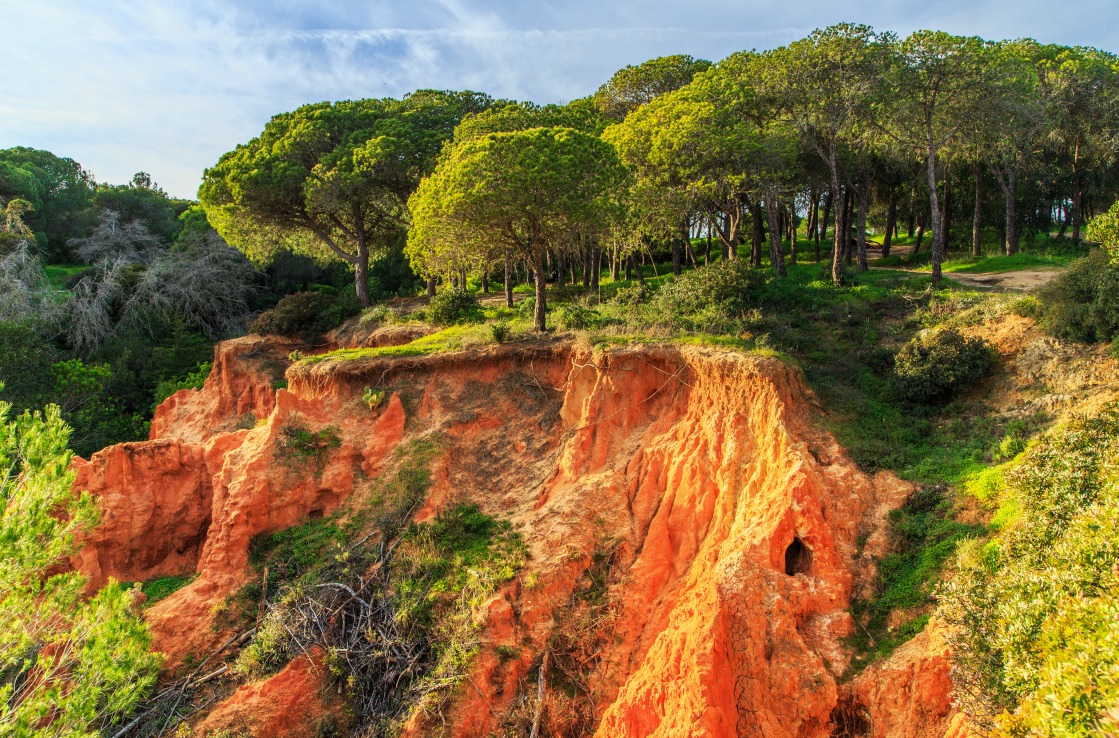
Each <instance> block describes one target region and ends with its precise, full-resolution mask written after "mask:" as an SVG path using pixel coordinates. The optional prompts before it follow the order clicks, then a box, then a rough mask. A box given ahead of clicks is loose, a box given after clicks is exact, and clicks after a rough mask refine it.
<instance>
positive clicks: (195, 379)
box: [152, 361, 214, 410]
mask: <svg viewBox="0 0 1119 738" xmlns="http://www.w3.org/2000/svg"><path fill="white" fill-rule="evenodd" d="M213 366H214V365H213V363H211V362H209V361H203V362H202V363H200V364H199V365H198V368H197V369H195V370H194V371H193V372H190V373H188V374H185V375H183V376H181V377H178V378H175V379H165V380H163V381H162V382H160V383H159V384H157V385H156V386H155V403H154V404H153V405H152V409H153V410H154V409H155V408H157V407H159V405H160V404H161V403H162V402H163V401H164V400H166V399H167V398H168V397H170V396H171V395H173V394H175V393H176V392H178V391H179V390H185V389H193V390H198V389H202V385H203V383H205V381H206V377H208V376H210V370H211V369H213Z"/></svg>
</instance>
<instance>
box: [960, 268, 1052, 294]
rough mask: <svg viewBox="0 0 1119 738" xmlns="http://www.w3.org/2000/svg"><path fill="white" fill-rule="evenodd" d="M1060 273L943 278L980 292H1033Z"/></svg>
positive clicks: (1034, 270)
mask: <svg viewBox="0 0 1119 738" xmlns="http://www.w3.org/2000/svg"><path fill="white" fill-rule="evenodd" d="M1060 273H1061V270H1059V269H1044V270H1037V269H1023V270H1021V271H1017V272H983V273H979V274H965V273H963V272H952V273H951V274H948V273H946V274H945V275H944V276H945V277H947V278H948V279H954V280H955V281H957V282H959V283H960V284H962V285H965V286H967V287H974V288H976V289H981V290H1000V291H1001V290H1013V291H1015V292H1033V291H1034V290H1037V289H1039V288H1041V287H1044V286H1045V285H1047V284H1049V282H1051V281H1052V280H1053V278H1054V277H1056V276H1057V275H1058V274H1060Z"/></svg>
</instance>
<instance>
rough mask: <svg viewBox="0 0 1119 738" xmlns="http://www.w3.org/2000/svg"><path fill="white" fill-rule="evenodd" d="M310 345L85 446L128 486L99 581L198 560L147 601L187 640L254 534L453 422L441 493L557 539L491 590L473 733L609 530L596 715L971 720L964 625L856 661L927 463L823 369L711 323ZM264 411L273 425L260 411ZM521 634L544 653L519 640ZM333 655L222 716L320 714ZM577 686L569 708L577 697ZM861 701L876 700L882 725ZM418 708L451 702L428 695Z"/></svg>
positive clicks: (799, 723)
mask: <svg viewBox="0 0 1119 738" xmlns="http://www.w3.org/2000/svg"><path fill="white" fill-rule="evenodd" d="M289 351H290V348H289V347H287V346H282V345H276V344H269V343H268V342H265V341H263V339H256V338H249V339H239V341H233V342H227V343H226V344H223V346H222V347H221V348H220V349H219V351H218V352H217V361H216V363H215V369H214V373H213V374H212V375H211V377H210V379H209V380H207V383H206V385H205V387H204V388H203V389H202V390H201V391H197V392H195V391H184V392H180V393H178V394H177V395H175V396H173V397H172V398H170V399H169V400H168V401H167V402H166V403H165V404H164V406H161V408H160V411H159V413H157V421H158V422H157V423H156V422H153V427H152V439H153V440H151V441H148V442H145V443H134V444H124V445H122V446H117V447H112V448H109V449H106V450H105V451H103V452H101V453H99V454H97V455H95V456H94V457H93V459H92V460H91V461H89V462H79V480H78V485H79V486H81V487H82V488H85V489H90V490H91V491H92V492H93V493H94V494H95V495H97V496H98V497H99V498H100V499H101V501H102V504H103V508H104V523H103V524H102V526H101V527H100V528H98V529H97V531H95V532H94V534H93V535H92V536H91V537H90V538H89V540H88V541H87V542H86V545H85V547H84V549H83V550H82V553H81V555H80V557H79V558H78V559H77V560H76V561H75V564H76V565H77V566H78V567H80V568H81V569H82V570H83V571H84V572H86V573H87V574H89V575H90V577H91V578H92V579H93V580H94V581H95V582H101V581H104V579H105V578H106V577H109V576H113V577H116V578H118V579H122V580H139V579H147V578H151V577H152V576H161V575H166V574H181V573H187V572H194V573H196V574H197V578H196V579H195V580H194V581H193V582H192V583H191V584H190V585H188V586H187V587H185V588H184V589H182V590H180V591H178V592H176V593H175V594H174V595H172V596H171V597H169V598H167V599H165V600H163V601H161V602H159V603H156V604H155V605H154V606H152V607H151V608H150V609H149V610H148V611H147V612H148V619H149V621H150V623H151V626H152V629H153V632H154V634H155V637H156V644H157V647H158V648H159V649H160V650H163V651H165V652H167V653H168V655H169V658H170V664H171V665H172V666H174V665H175V664H176V663H178V662H180V661H181V660H182V659H183V658H184V657H185V656H186V655H187V654H202V653H208V652H209V650H212V649H213V648H214V647H215V646H216V644H218V643H220V642H221V641H222V640H223V639H224V638H227V637H228V634H226V633H221V632H218V631H216V630H215V629H214V628H213V627H212V624H213V618H214V614H215V612H216V611H218V610H219V609H220V606H221V603H222V602H223V601H224V599H225V598H226V597H227V596H229V595H230V594H231V593H233V592H234V591H235V590H236V589H237V588H238V587H239V586H241V585H242V584H244V583H245V582H246V581H247V580H248V578H249V577H251V576H254V574H253V573H252V570H251V569H250V568H249V566H248V550H249V542H250V540H251V539H252V537H253V536H254V535H257V534H259V533H263V532H270V531H276V530H280V529H283V528H286V527H289V526H291V525H294V524H297V523H299V522H301V521H303V520H306V519H308V518H312V517H318V516H322V515H329V514H331V513H333V512H334V511H335V510H338V509H339V508H342V509H345V508H344V507H343V506H344V505H345V504H346V503H347V502H348V501H351V500H355V499H360V498H361V496H362V495H364V494H367V493H368V492H369V490H370V489H371V486H372V484H373V483H374V482H375V480H376V479H377V477H378V475H379V474H381V473H382V471H383V470H384V469H385V468H386V465H388V464H390V463H391V462H392V459H393V455H394V454H395V453H397V452H398V450H399V449H401V448H403V447H404V446H402V444H406V443H408V442H409V441H410V440H411V439H414V438H420V437H428V436H431V435H432V434H438V436H439V438H440V439H441V442H440V448H441V451H440V456H439V457H438V458H437V460H436V461H435V462H434V466H433V478H434V480H435V481H434V484H433V486H432V488H431V489H430V491H429V493H428V495H427V498H426V500H425V502H424V504H423V506H422V508H421V509H419V511H418V512H417V513H416V517H417V519H420V520H423V519H428V518H430V517H432V516H434V515H435V514H437V513H438V512H439V511H440V510H442V509H445V508H446V507H448V506H451V505H456V504H460V503H463V502H472V503H475V504H477V505H478V506H479V507H480V508H481V509H482V510H483V511H484V512H486V513H487V514H490V515H493V516H495V517H500V518H504V519H508V520H510V521H511V522H512V524H513V525H514V527H515V528H516V529H517V530H519V531H520V532H521V533H522V534H523V536H524V540H525V542H526V544H527V545H528V547H529V550H530V554H531V558H530V561H529V563H528V565H527V566H526V567H525V568H524V570H522V571H521V572H520V574H519V575H518V577H517V578H516V579H515V580H514V581H513V582H511V583H510V584H509V585H507V586H506V587H504V588H503V589H502V590H501V591H500V592H499V593H498V595H497V596H495V597H494V599H493V600H492V601H491V602H490V603H489V605H488V607H487V608H486V611H487V613H488V614H487V621H486V624H485V631H484V633H485V644H486V645H485V648H484V649H483V650H482V652H481V653H480V654H479V655H478V656H477V657H476V658H475V659H474V661H473V664H472V667H471V674H470V677H469V679H468V683H467V684H466V685H464V686H463V687H462V688H460V689H459V690H458V692H457V693H456V695H455V697H454V699H453V700H452V703H451V706H450V709H449V710H448V711H445V713H444V717H445V718H446V721H447V726H448V728H449V732H450V734H451V735H456V736H464V737H465V736H485V735H489V734H500V733H501V732H502V730H503V729H504V727H505V726H507V725H509V724H510V723H511V721H513V720H514V716H515V714H516V713H517V711H518V709H520V706H521V702H520V697H521V696H522V695H523V694H525V693H526V692H527V691H530V690H531V691H533V692H534V691H535V689H536V683H535V669H534V668H533V667H534V664H538V663H539V658H540V656H541V654H542V653H543V652H544V651H545V650H547V649H549V648H550V647H551V646H549V644H550V643H554V640H555V634H556V632H557V629H560V628H562V627H564V617H565V616H564V612H565V607H566V606H567V605H568V604H569V603H570V602H572V600H573V596H572V593H573V591H574V590H575V589H576V587H577V586H578V583H579V582H580V580H581V579H582V578H583V577H584V576H585V575H586V573H587V571H588V568H589V567H591V566H593V565H596V562H600V561H601V560H602V557H601V556H600V554H601V553H602V552H609V557H608V561H609V566H608V571H607V578H606V585H607V590H606V602H607V603H608V606H606V607H604V609H603V610H602V617H600V618H598V620H597V622H596V623H595V625H594V626H593V627H591V628H590V629H588V630H586V631H585V632H584V633H583V634H582V637H583V638H585V639H586V642H587V643H588V644H590V648H589V650H590V651H591V652H593V653H594V658H593V659H591V660H589V661H588V662H587V663H586V664H585V665H584V668H585V671H586V694H585V695H581V696H579V698H580V699H584V700H587V701H589V702H590V703H591V709H592V712H593V715H594V721H593V722H594V725H593V726H592V727H591V728H590V730H589V731H587V732H588V733H593V734H594V735H596V736H602V737H607V736H610V737H612V736H635V737H636V736H685V735H687V736H735V735H739V736H828V735H832V734H835V735H842V734H844V733H843V732H842V731H845V730H847V731H848V732H849V733H850V734H852V735H854V734H863V735H875V736H879V735H883V736H885V735H889V736H894V735H897V736H907V737H908V736H934V735H935V736H940V735H944V734H945V731H947V730H949V729H952V727H953V726H952V725H951V720H952V716H951V709H950V703H949V702H948V689H947V686H946V685H947V684H948V682H947V669H946V662H945V660H944V658H943V649H940V650H939V651H938V650H937V646H936V644H933V645H931V646H930V645H929V644H928V643H926V642H925V641H926V640H927V638H926V637H925V636H922V639H925V640H921V642H920V643H918V642H917V641H915V642H914V644H911V645H912V647H910V646H907V647H906V648H907V649H908V651H906V650H905V649H903V650H902V651H903V652H899V654H900V655H901V658H900V659H899V660H898V661H897V663H895V664H893V666H896V667H897V668H896V669H893V670H891V668H893V667H887V666H886V665H883V666H881V667H876V669H877V670H871V671H868V672H866V673H864V674H863V675H862V676H860V678H859V679H858V680H856V681H855V682H854V683H851V684H840V683H839V681H840V680H839V677H838V675H840V674H842V673H843V671H844V670H845V668H846V665H847V654H846V651H845V648H844V645H843V638H844V636H846V635H848V634H849V633H850V632H851V629H852V628H853V627H855V625H854V624H853V622H852V620H851V618H850V616H849V614H848V613H847V608H848V604H849V600H850V597H851V593H852V588H853V587H855V586H858V585H859V583H860V581H862V580H865V578H866V577H867V576H868V573H869V571H870V567H869V565H868V561H869V559H870V554H871V553H873V549H874V547H875V541H876V540H880V539H881V538H882V536H881V532H880V526H881V523H882V521H883V520H884V518H885V512H886V511H888V510H889V509H892V508H893V507H896V506H897V505H898V504H900V503H901V501H902V500H903V499H904V497H905V495H906V494H907V493H908V490H907V488H906V487H905V486H904V485H903V484H902V483H900V482H898V481H897V480H896V479H894V478H892V477H889V476H887V475H879V476H874V477H872V476H868V475H866V474H864V473H862V472H860V471H859V470H858V469H857V468H856V467H855V466H854V465H853V464H852V463H851V462H849V461H848V460H847V459H846V458H845V456H844V454H843V451H842V449H841V448H839V447H838V446H837V445H836V444H835V442H834V440H833V439H832V438H831V437H830V436H829V435H827V434H826V433H823V432H822V431H820V430H819V429H818V426H817V424H816V415H817V411H818V408H816V407H815V405H814V400H813V398H812V396H811V394H810V393H809V392H808V390H807V389H806V388H805V386H804V384H803V382H802V379H801V377H800V376H799V373H798V371H797V370H796V369H794V368H792V367H790V366H788V365H786V364H784V363H782V362H780V361H778V360H775V359H771V358H764V357H758V356H746V355H742V354H738V353H732V352H726V351H722V350H716V349H710V348H701V347H682V348H681V347H640V348H632V347H631V348H625V349H616V350H610V351H606V352H595V353H592V352H591V351H590V350H589V349H581V348H578V347H576V346H572V345H570V344H567V343H552V344H533V345H519V346H518V345H504V346H492V347H487V348H485V349H480V350H474V351H467V352H459V353H455V354H443V355H435V356H429V357H419V358H403V357H399V358H391V359H388V358H386V359H366V360H354V361H348V362H336V361H324V362H321V363H318V364H312V365H308V364H305V363H301V364H296V365H294V366H292V367H290V368H289V369H288V370H287V374H286V381H287V387H286V388H282V386H281V384H280V383H279V382H278V381H277V377H276V374H275V370H276V366H277V365H281V366H282V365H286V363H287V362H286V359H284V358H283V357H286V355H287V353H288V352H289ZM262 357H263V358H262ZM366 387H378V388H383V389H385V390H386V391H387V395H386V397H387V400H386V402H384V403H382V405H381V406H379V407H378V408H377V409H375V410H371V409H370V408H369V407H368V406H367V405H366V404H365V403H364V402H363V401H362V394H363V391H364V388H366ZM247 413H252V416H253V418H254V422H253V423H252V427H241V428H240V429H238V425H239V424H240V425H241V426H247V425H249V424H248V423H245V422H239V419H242V418H244V417H245V416H246V414H247ZM296 425H297V426H299V427H305V428H308V429H311V430H313V431H317V430H320V429H324V428H331V429H333V430H334V431H335V432H336V433H337V434H338V437H339V443H338V444H337V446H336V447H334V448H331V449H329V451H328V452H327V453H326V455H325V458H324V459H323V461H322V464H321V468H319V469H317V470H315V471H314V473H309V472H308V471H307V470H306V469H305V468H303V469H301V468H299V467H297V466H295V465H293V464H292V463H291V459H290V453H289V451H288V450H286V449H285V446H284V442H283V433H284V429H285V428H290V427H292V426H296ZM860 538H862V540H864V541H868V542H867V544H866V546H865V547H864V548H863V553H862V555H861V556H860V555H859V553H858V549H859V547H858V546H857V545H856V541H857V540H859V539H860ZM499 647H504V648H505V651H504V653H505V654H507V653H508V652H511V651H514V650H515V653H516V654H517V655H516V656H515V657H513V658H508V657H506V658H502V657H501V656H499V651H498V649H499ZM530 669H532V673H531V675H530ZM905 669H909V672H906V671H905ZM899 670H900V671H899ZM308 675H316V677H315V678H318V676H319V675H320V672H319V671H317V670H316V668H315V666H314V664H313V662H311V661H308V660H303V661H301V662H299V663H293V665H292V666H290V667H289V668H288V669H286V670H284V671H283V672H281V673H280V674H277V675H276V676H274V677H272V679H271V680H268V681H266V682H264V683H261V684H257V685H249V686H247V687H242V688H241V689H240V690H238V691H237V692H235V693H234V694H233V695H232V696H231V697H230V698H229V699H228V700H226V701H225V702H224V703H223V704H221V705H219V706H218V707H216V708H214V709H213V710H212V711H210V713H209V716H208V717H207V716H202V717H201V719H202V721H203V722H201V723H200V725H204V726H205V728H206V729H217V728H221V727H225V726H226V725H231V724H232V723H231V722H230V720H232V719H233V718H229V720H225V718H223V717H222V716H231V715H232V716H236V721H237V725H238V726H240V727H247V728H248V729H249V730H250V731H252V732H253V734H254V735H262V736H263V735H273V734H275V733H274V732H270V731H272V730H273V729H272V728H271V727H269V726H274V725H276V724H277V723H276V722H275V720H276V712H277V710H279V711H281V712H282V713H284V714H283V717H284V720H285V721H286V722H284V723H283V724H285V725H290V726H297V725H304V726H307V725H309V724H310V723H309V722H308V721H309V720H310V719H311V718H312V717H313V715H312V713H314V712H315V711H316V710H320V709H326V708H325V707H322V706H321V705H320V706H319V707H315V706H314V704H318V703H317V702H314V701H311V702H307V701H306V700H303V701H299V700H295V699H292V700H290V701H284V700H283V699H278V698H277V695H282V694H283V693H284V691H285V689H287V688H286V687H284V686H283V685H284V684H289V683H291V684H294V683H299V684H302V683H303V682H305V681H306V680H307V679H309V678H310V677H309V676H308ZM530 676H531V677H532V682H531V683H529V677H530ZM300 689H302V690H304V691H305V690H306V686H304V687H301V688H300ZM262 695H263V696H262ZM556 699H557V700H559V701H557V702H555V703H554V704H552V703H549V704H550V707H551V708H552V709H551V710H550V711H549V713H557V714H554V715H551V716H550V717H549V716H548V715H546V716H545V723H546V725H545V727H547V720H549V719H555V720H558V719H560V716H559V715H558V713H559V712H560V709H561V708H562V705H563V703H562V699H560V698H559V697H557V698H556ZM305 702H306V704H304V703H305ZM312 702H314V704H312ZM285 705H287V707H285ZM837 705H838V706H839V709H838V710H837ZM285 711H286V712H285ZM847 713H851V714H857V715H859V716H860V717H859V718H858V720H856V721H855V724H854V728H856V729H857V731H856V732H851V731H850V730H848V727H847V723H845V722H843V721H844V720H846V719H847V718H846V717H844V716H845V715H847ZM916 715H919V716H920V721H918V722H914V720H916V718H915V717H913V716H916ZM837 716H838V717H837ZM911 718H913V719H911ZM223 720H225V722H223ZM837 720H838V721H839V723H837ZM859 720H862V721H863V722H865V725H863V724H862V723H859ZM914 726H916V727H914ZM290 730H291V734H296V733H297V729H296V728H295V727H292V728H291V729H290ZM406 732H407V733H408V734H409V735H414V736H421V735H428V734H430V732H431V726H430V725H429V724H427V723H426V722H425V720H424V719H423V718H422V716H417V717H416V718H415V719H414V720H413V721H412V723H410V724H409V726H408V727H407V729H406Z"/></svg>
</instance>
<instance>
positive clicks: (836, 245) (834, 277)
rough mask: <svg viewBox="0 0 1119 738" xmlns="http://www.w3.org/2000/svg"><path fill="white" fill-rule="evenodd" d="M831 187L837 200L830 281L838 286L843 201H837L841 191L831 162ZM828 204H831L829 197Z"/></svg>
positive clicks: (837, 174)
mask: <svg viewBox="0 0 1119 738" xmlns="http://www.w3.org/2000/svg"><path fill="white" fill-rule="evenodd" d="M831 187H832V192H834V193H835V195H836V200H837V202H836V203H835V206H836V207H835V233H834V234H833V244H832V253H831V281H832V282H833V283H834V284H839V283H840V282H842V281H843V201H842V200H841V199H839V198H841V197H842V194H841V193H842V190H841V189H840V188H839V173H838V171H837V167H836V164H835V162H832V165H831ZM828 202H829V203H830V202H831V198H830V196H829V199H828Z"/></svg>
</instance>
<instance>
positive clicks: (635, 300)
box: [610, 284, 653, 305]
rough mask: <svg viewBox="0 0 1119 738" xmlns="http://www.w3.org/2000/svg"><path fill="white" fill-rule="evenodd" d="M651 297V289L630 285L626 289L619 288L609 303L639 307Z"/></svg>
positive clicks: (639, 285)
mask: <svg viewBox="0 0 1119 738" xmlns="http://www.w3.org/2000/svg"><path fill="white" fill-rule="evenodd" d="M652 296H653V290H652V288H650V287H646V286H645V285H641V284H631V285H628V286H626V287H619V288H618V291H617V292H615V293H614V297H613V298H612V299H611V300H610V302H612V303H614V304H616V305H640V304H642V303H645V302H648V301H649V298H650V297H652Z"/></svg>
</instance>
